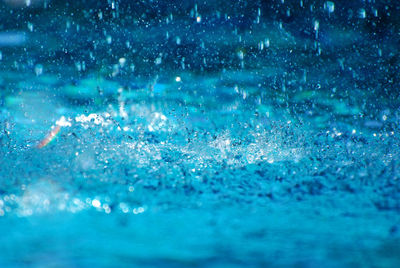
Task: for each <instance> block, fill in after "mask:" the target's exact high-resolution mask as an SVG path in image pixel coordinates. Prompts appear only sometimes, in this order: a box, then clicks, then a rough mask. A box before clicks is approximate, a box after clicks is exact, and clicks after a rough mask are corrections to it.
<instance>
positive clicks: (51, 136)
mask: <svg viewBox="0 0 400 268" xmlns="http://www.w3.org/2000/svg"><path fill="white" fill-rule="evenodd" d="M60 129H61V127H60V126H56V127H55V128H53V129H52V131H51V132H50V133H49V134H48V135H47V136H46V138H44V139H43V140H42V141H41V142H40V143H39V144H38V146H37V148H39V149H40V148H43V147H45V146H46V145H47V144H49V143H50V142H51V141H52V140H53V139H54V138H55V136H56V135H57V134H58V132H60Z"/></svg>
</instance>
